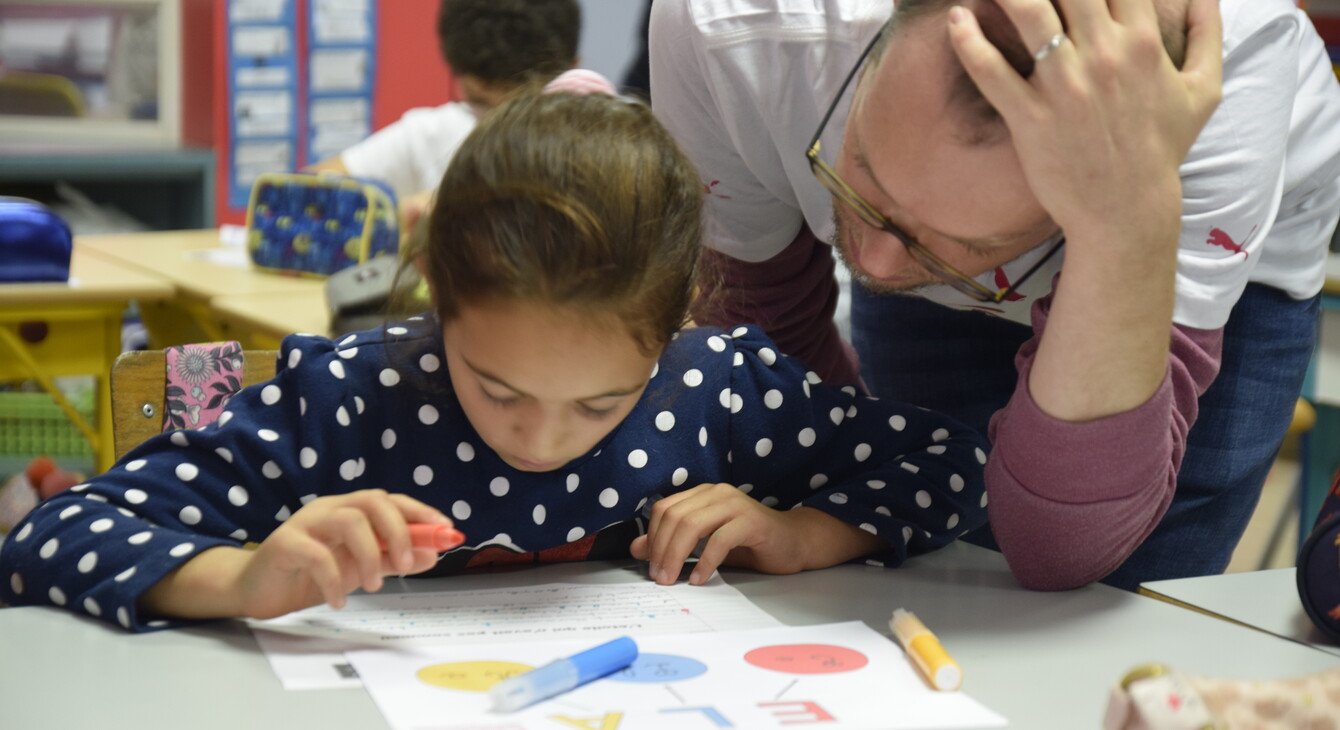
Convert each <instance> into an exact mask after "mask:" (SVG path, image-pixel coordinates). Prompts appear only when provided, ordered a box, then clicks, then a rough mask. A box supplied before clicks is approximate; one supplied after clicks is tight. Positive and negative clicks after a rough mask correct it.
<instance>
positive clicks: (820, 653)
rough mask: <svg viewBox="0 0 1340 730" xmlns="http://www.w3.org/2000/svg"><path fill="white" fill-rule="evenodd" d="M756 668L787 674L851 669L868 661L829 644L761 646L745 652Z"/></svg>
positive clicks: (859, 666) (748, 660)
mask: <svg viewBox="0 0 1340 730" xmlns="http://www.w3.org/2000/svg"><path fill="white" fill-rule="evenodd" d="M744 660H745V661H746V662H749V663H750V664H753V665H754V666H756V667H761V668H763V669H771V670H772V671H774V672H786V673H788V674H836V673H838V672H850V671H853V670H856V669H860V668H861V667H864V666H865V665H866V664H868V663H869V662H870V660H869V659H867V658H866V656H865V655H864V654H862V653H861V652H859V651H856V650H855V649H848V648H847V647H845V646H833V645H832V644H779V645H777V646H763V647H759V648H757V649H754V650H752V651H750V652H748V653H747V654H745V655H744Z"/></svg>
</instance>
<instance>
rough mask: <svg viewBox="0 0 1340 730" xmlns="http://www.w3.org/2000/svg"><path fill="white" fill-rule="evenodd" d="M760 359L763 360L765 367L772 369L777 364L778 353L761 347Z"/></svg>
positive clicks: (759, 351) (759, 350) (769, 348)
mask: <svg viewBox="0 0 1340 730" xmlns="http://www.w3.org/2000/svg"><path fill="white" fill-rule="evenodd" d="M758 359H760V360H762V361H763V364H764V365H767V366H768V367H772V365H773V363H775V362H777V353H776V352H774V351H773V349H772V348H771V347H760V348H759V349H758Z"/></svg>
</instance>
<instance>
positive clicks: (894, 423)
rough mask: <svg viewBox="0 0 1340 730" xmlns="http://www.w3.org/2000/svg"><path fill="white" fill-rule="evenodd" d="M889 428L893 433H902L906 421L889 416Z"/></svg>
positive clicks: (898, 417) (905, 426)
mask: <svg viewBox="0 0 1340 730" xmlns="http://www.w3.org/2000/svg"><path fill="white" fill-rule="evenodd" d="M889 428H892V429H893V430H895V431H902V430H903V429H905V428H907V419H906V418H903V417H902V416H890V417H889Z"/></svg>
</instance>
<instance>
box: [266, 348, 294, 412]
mask: <svg viewBox="0 0 1340 730" xmlns="http://www.w3.org/2000/svg"><path fill="white" fill-rule="evenodd" d="M293 352H295V353H296V352H297V350H294V351H293ZM283 397H284V391H282V390H280V389H279V386H278V385H274V384H270V385H267V386H265V387H264V388H261V402H262V403H264V404H265V405H267V406H272V405H274V404H276V403H278V402H279V400H280V399H281V398H283Z"/></svg>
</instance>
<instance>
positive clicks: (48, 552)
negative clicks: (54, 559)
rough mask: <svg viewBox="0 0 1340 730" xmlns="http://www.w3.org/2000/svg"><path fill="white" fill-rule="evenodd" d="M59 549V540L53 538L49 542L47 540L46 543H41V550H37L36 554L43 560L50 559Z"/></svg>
mask: <svg viewBox="0 0 1340 730" xmlns="http://www.w3.org/2000/svg"><path fill="white" fill-rule="evenodd" d="M59 549H60V540H57V539H56V538H54V537H53V538H51V539H50V540H47V541H46V542H44V543H42V549H41V550H39V551H38V552H37V554H38V555H40V556H41V557H42V559H43V560H46V559H47V558H50V557H51V556H52V555H55V554H56V551H57V550H59Z"/></svg>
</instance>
